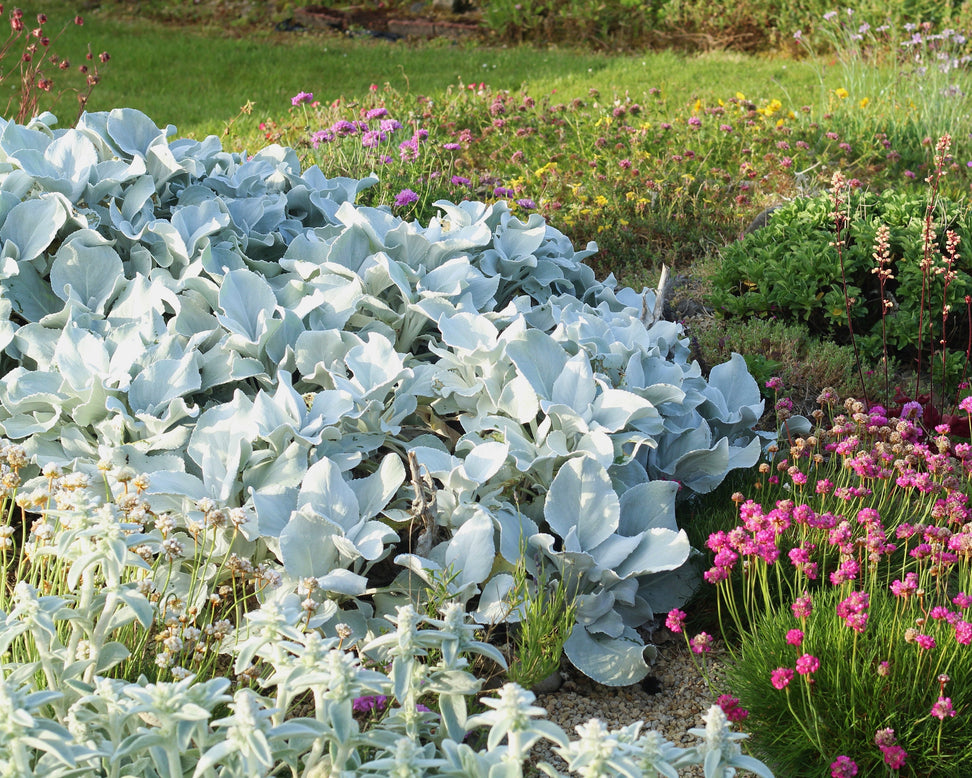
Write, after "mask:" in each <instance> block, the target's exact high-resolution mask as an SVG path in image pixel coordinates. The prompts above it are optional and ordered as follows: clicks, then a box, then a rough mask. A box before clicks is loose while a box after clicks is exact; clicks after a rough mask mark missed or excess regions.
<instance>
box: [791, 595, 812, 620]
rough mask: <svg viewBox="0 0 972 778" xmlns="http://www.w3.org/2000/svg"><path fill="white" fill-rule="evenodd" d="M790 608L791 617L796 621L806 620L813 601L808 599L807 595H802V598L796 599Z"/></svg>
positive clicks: (810, 611)
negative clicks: (794, 617) (795, 618)
mask: <svg viewBox="0 0 972 778" xmlns="http://www.w3.org/2000/svg"><path fill="white" fill-rule="evenodd" d="M790 608H791V610H792V611H793V615H794V616H796V617H797V618H798V619H807V618H809V617H810V614H811V613H812V612H813V601H812V600H811V599H810V595H809V594H804V595H803V596H802V597H797V598H796V601H795V602H794V603H793V605H791V606H790Z"/></svg>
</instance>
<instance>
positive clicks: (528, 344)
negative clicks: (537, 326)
mask: <svg viewBox="0 0 972 778" xmlns="http://www.w3.org/2000/svg"><path fill="white" fill-rule="evenodd" d="M506 353H507V355H508V356H509V358H510V359H512V360H513V364H515V365H516V369H517V370H518V371H519V372H520V374H521V375H523V376H524V377H525V378H526V379H527V380H528V381H529V382H530V386H532V387H533V390H534V391H535V392H536V393H537V394H538V395H539V396H540V397H543V398H546V399H550V398H551V397H553V391H554V384H555V383H556V381H557V379H558V378H559V377H560V374H561V372H563V369H564V365H566V364H567V358H568V357H567V352H566V351H564V348H563V346H561V345H560V344H559V343H557V341H555V340H554V339H553V338H551V337H550V336H549V335H547V334H546V333H544V332H540V331H539V330H526V331H525V332H524V333H523V334H522V335H521V336H520V338H518V339H517V340H513V341H511V342H510V343H509V344H508V345H507V347H506Z"/></svg>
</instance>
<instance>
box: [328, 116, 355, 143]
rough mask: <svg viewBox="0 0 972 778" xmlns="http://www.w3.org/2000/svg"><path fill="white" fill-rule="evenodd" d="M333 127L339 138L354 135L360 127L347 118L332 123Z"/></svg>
mask: <svg viewBox="0 0 972 778" xmlns="http://www.w3.org/2000/svg"><path fill="white" fill-rule="evenodd" d="M331 129H332V130H333V131H334V134H335V135H337V136H338V137H339V138H344V137H345V136H347V135H354V134H355V133H356V132H357V131H358V128H357V126H356V125H355V124H353V123H351V122H349V121H348V120H347V119H339V120H338V121H336V122H334V124H332V125H331Z"/></svg>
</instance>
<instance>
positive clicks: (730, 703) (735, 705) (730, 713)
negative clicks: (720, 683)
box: [716, 694, 749, 721]
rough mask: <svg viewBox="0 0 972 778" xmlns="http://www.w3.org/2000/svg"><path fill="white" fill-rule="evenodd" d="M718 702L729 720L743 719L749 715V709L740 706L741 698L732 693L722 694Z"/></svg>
mask: <svg viewBox="0 0 972 778" xmlns="http://www.w3.org/2000/svg"><path fill="white" fill-rule="evenodd" d="M716 704H717V705H718V706H719V707H720V708H722V712H723V713H725V714H726V718H727V719H729V721H743V720H744V719H745V718H746V717H747V716H749V711H748V710H746V709H745V708H740V707H739V698H737V697H733V696H732V695H731V694H720V695H719V698H718V699H717V700H716Z"/></svg>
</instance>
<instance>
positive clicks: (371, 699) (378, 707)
mask: <svg viewBox="0 0 972 778" xmlns="http://www.w3.org/2000/svg"><path fill="white" fill-rule="evenodd" d="M387 707H388V698H387V697H386V696H385V695H384V694H377V695H369V696H365V697H355V698H354V702H352V703H351V710H353V711H354V712H355V713H371V712H372V711H374V712H375V713H381V712H382V711H383V710H384V709H385V708H387Z"/></svg>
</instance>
